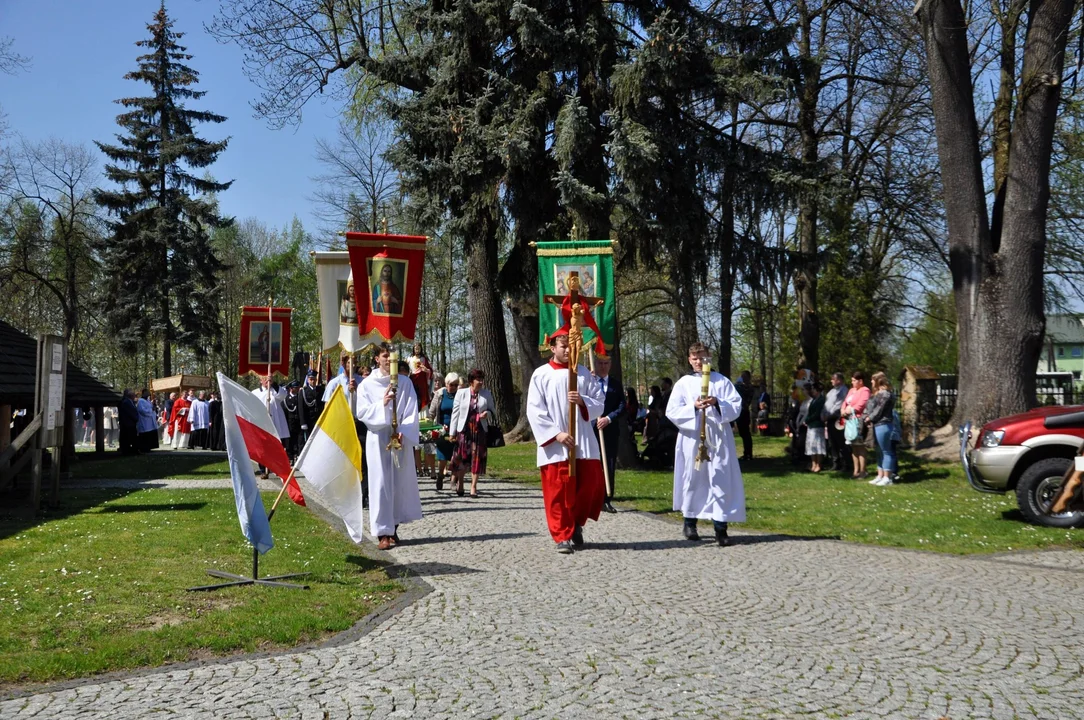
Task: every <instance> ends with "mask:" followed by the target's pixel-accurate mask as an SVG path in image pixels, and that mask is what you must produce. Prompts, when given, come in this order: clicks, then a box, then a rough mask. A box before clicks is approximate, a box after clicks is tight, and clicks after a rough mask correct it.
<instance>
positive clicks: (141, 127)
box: [95, 6, 230, 374]
mask: <svg viewBox="0 0 1084 720" xmlns="http://www.w3.org/2000/svg"><path fill="white" fill-rule="evenodd" d="M172 25H173V23H172V21H171V20H170V19H169V17H168V16H167V14H166V10H165V7H164V6H163V7H162V8H161V9H160V10H159V11H158V12H157V13H156V14H155V16H154V22H153V23H152V24H150V25H148V27H147V29H148V30H149V31H150V35H151V37H150V38H149V39H147V40H140V41H139V42H137V43H136V44H137V45H139V46H141V47H145V48H147V49H148V54H146V55H142V56H140V57H139V58H138V63H139V66H138V69H137V70H135V71H133V72H130V73H128V74H127V75H126V76H125V78H126V79H129V80H137V81H140V82H145V83H147V84H148V85H150V86H151V87H152V88H153V89H154V94H153V95H152V96H149V97H132V98H123V99H121V100H119V101H118V102H119V103H120V104H121V105H123V106H124V107H125V108H127V111H126V112H124V113H122V114H121V115H119V116H117V124H118V125H120V126H121V128H122V130H123V131H124V133H125V134H123V135H119V136H118V140H119V144H116V145H108V144H104V143H98V147H99V148H100V149H101V150H102V152H104V153H105V154H106V155H107V156H108V157H109V158H110V160H112V161H113V162H114V163H116V164H110V165H107V166H106V176H107V177H108V178H109V179H110V180H111V181H113V182H114V183H116V184H117V185H119V186H120V187H119V189H117V190H99V191H97V192H96V194H95V196H96V199H97V201H98V203H99V204H100V205H101V206H102V207H103V208H105V209H106V210H108V211H109V213H110V214H112V215H114V216H116V218H117V220H116V221H115V222H114V223H113V234H112V237H111V238H110V239H109V240H108V241H106V242H103V243H101V245H100V252H101V255H102V260H103V264H104V266H105V270H106V285H107V291H106V298H107V300H106V301H105V302H104V303H103V306H102V312H103V316H104V318H105V320H106V323H107V327H108V329H109V331H110V333H111V334H113V335H114V336H115V338H116V340H117V342H118V344H119V346H120V348H121V349H122V350H124V351H127V352H134V351H136V350H137V349H138V348H140V347H141V346H142V345H144V344H145V343H146V340H147V339H148V338H151V337H153V338H158V339H161V340H162V341H163V356H164V357H163V365H164V367H163V372H164V373H166V374H169V373H170V372H172V368H171V367H170V364H171V352H170V351H171V347H172V344H173V343H174V342H176V343H178V344H180V345H182V346H185V347H188V348H190V349H191V350H193V351H194V352H195V353H196V354H197V355H204V354H205V353H206V345H207V344H210V345H211V346H212V347H214V348H217V347H220V342H221V340H220V338H221V327H220V325H219V321H218V316H219V302H220V299H221V290H220V288H219V286H218V282H217V278H216V273H217V270H218V262H217V260H216V258H215V255H214V251H213V248H212V246H211V242H210V238H209V231H210V230H212V229H214V228H219V227H223V226H225V225H227V224H228V223H229V222H230V221H229V220H228V219H225V218H222V217H220V216H219V215H218V212H217V208H216V207H215V205H214V203H213V202H212V201H210V200H209V199H208V198H207V197H206V196H208V195H211V194H213V193H216V192H221V191H223V190H226V189H227V188H228V187H229V186H230V183H228V182H226V183H219V182H215V181H214V180H212V179H208V178H205V177H200V176H197V175H196V174H195V173H194V171H195V170H196V169H202V168H207V167H209V166H210V165H211V164H213V163H214V161H215V160H216V159H217V157H218V155H219V153H221V152H222V151H223V150H224V149H225V148H226V145H227V142H228V141H226V140H222V141H218V142H209V141H206V140H203V139H201V138H199V137H198V136H197V135H196V134H195V130H194V126H195V125H196V124H197V123H206V122H211V123H221V122H224V121H225V120H226V118H225V117H223V116H221V115H217V114H215V113H211V112H206V111H198V110H191V109H188V108H187V107H186V106H185V101H188V100H198V99H200V98H202V97H203V95H204V94H205V93H204V92H202V91H197V90H193V89H192V86H194V85H195V84H196V83H197V82H198V77H199V74H198V73H197V72H196V71H195V70H193V69H192V68H191V67H189V66H188V65H186V64H185V63H186V62H187V61H188V60H190V59H191V57H192V56H191V55H188V54H187V53H186V52H185V48H184V47H183V46H181V45H179V44H178V43H177V40H178V39H179V38H180V37H181V36H182V35H183V33H178V32H175V31H174V30H173V29H172ZM197 194H198V195H197Z"/></svg>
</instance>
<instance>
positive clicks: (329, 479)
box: [294, 393, 363, 543]
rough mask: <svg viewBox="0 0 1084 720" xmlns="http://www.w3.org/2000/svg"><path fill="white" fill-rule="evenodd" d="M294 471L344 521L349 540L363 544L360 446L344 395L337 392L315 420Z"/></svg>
mask: <svg viewBox="0 0 1084 720" xmlns="http://www.w3.org/2000/svg"><path fill="white" fill-rule="evenodd" d="M294 470H295V472H297V473H299V474H301V475H302V476H304V483H303V485H308V486H309V487H310V488H312V490H313V491H315V495H316V496H317V497H318V499H319V500H321V501H322V502H323V504H324V506H325V507H327V508H328V509H329V510H331V511H332V512H334V513H335V514H336V515H338V516H339V517H341V518H342V519H343V522H344V523H345V524H346V530H347V532H349V533H350V539H352V540H353V541H354V542H356V543H360V542H361V541H362V539H363V535H362V527H363V525H362V513H361V500H362V496H361V443H359V442H358V435H357V431H356V430H355V429H354V418H353V417H352V416H351V414H350V406H349V405H348V403H347V400H346V394H345V393H334V394H333V395H332V396H331V400H330V401H329V402H328V403H327V405H325V406H324V412H323V413H322V414H321V415H320V419H319V420H317V421H316V428H315V429H314V430H313V431H312V434H311V435H309V441H308V442H307V443H305V448H304V449H303V450H302V451H301V455H300V456H299V457H298V458H297V462H296V463H294Z"/></svg>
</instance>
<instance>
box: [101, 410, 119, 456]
mask: <svg viewBox="0 0 1084 720" xmlns="http://www.w3.org/2000/svg"><path fill="white" fill-rule="evenodd" d="M102 432H103V433H104V434H103V435H102V442H104V443H105V444H106V446H107V447H113V446H114V445H115V444H116V442H117V409H116V408H114V407H107V408H105V409H103V410H102Z"/></svg>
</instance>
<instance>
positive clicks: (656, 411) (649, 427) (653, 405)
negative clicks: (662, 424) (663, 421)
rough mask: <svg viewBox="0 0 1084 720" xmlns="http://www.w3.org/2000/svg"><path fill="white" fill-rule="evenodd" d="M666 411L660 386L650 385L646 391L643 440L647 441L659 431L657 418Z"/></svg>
mask: <svg viewBox="0 0 1084 720" xmlns="http://www.w3.org/2000/svg"><path fill="white" fill-rule="evenodd" d="M664 412H666V408H664V407H663V406H662V388H660V387H659V386H658V385H652V386H651V389H649V390H648V391H647V417H645V418H644V433H643V435H644V442H648V441H650V440H652V439H654V437H655V436H656V435H658V433H659V419H660V418H661V417H662V414H663V413H664Z"/></svg>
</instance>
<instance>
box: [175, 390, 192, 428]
mask: <svg viewBox="0 0 1084 720" xmlns="http://www.w3.org/2000/svg"><path fill="white" fill-rule="evenodd" d="M191 410H192V404H191V403H190V402H188V400H186V399H184V398H177V399H176V400H175V401H174V402H173V412H172V414H170V416H169V427H170V428H171V432H170V435H176V434H177V433H180V434H182V435H185V434H188V433H191V432H192V418H190V417H189V414H190V413H191ZM182 411H183V412H182Z"/></svg>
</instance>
